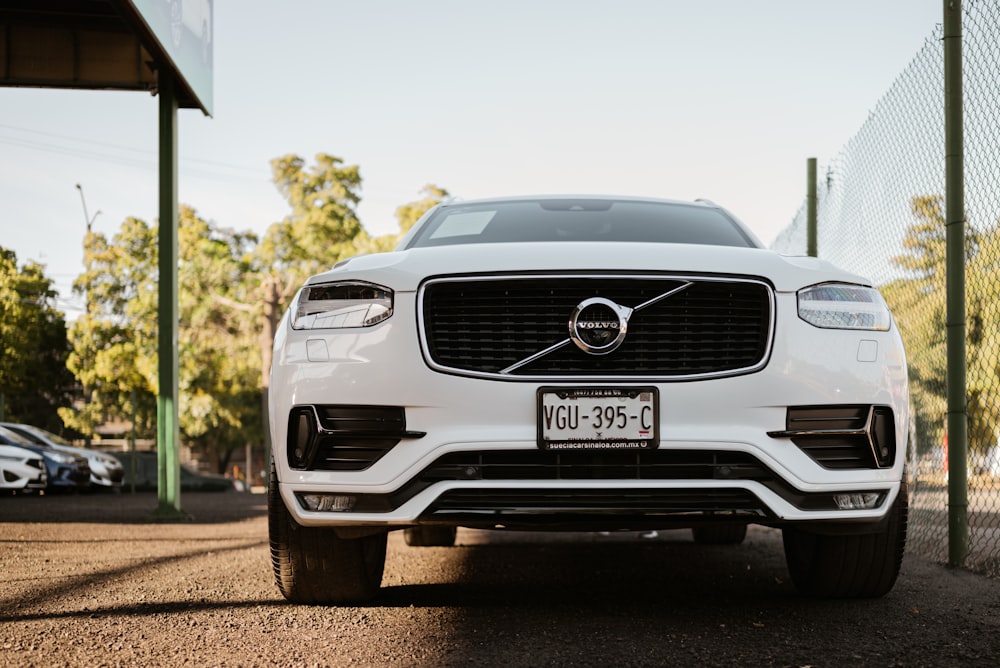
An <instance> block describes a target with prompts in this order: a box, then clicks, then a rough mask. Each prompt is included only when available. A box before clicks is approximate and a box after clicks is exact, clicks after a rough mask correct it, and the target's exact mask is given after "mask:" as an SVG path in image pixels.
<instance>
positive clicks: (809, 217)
mask: <svg viewBox="0 0 1000 668" xmlns="http://www.w3.org/2000/svg"><path fill="white" fill-rule="evenodd" d="M806 173H807V176H806V255H808V256H809V257H817V248H816V231H817V228H818V224H817V212H816V158H809V159H808V160H807V161H806Z"/></svg>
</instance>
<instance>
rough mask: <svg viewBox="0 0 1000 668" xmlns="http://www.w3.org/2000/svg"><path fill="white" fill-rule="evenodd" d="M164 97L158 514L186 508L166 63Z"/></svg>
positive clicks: (171, 107) (171, 106) (173, 152)
mask: <svg viewBox="0 0 1000 668" xmlns="http://www.w3.org/2000/svg"><path fill="white" fill-rule="evenodd" d="M157 86H158V94H159V96H160V112H159V121H160V139H159V149H160V229H159V271H160V276H159V281H158V296H159V304H158V306H157V322H158V328H159V334H158V337H159V341H158V343H157V351H158V354H159V366H158V371H159V390H158V396H157V399H156V436H157V448H156V452H157V458H156V459H157V474H158V479H157V486H156V489H157V496H158V505H157V508H156V511H155V515H156V516H157V517H159V518H161V519H176V518H181V517H184V516H185V514H184V512H183V511H182V510H181V487H180V479H181V470H180V451H179V449H180V430H179V427H178V422H177V407H178V401H177V397H178V382H177V375H178V353H177V343H178V335H177V320H178V306H177V245H178V241H177V106H178V105H177V94H176V90H175V82H174V80H173V77H172V76H171V74H170V73H169V71H168V70H167V68H160V70H159V72H158V74H157Z"/></svg>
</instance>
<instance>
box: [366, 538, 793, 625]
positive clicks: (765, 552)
mask: <svg viewBox="0 0 1000 668" xmlns="http://www.w3.org/2000/svg"><path fill="white" fill-rule="evenodd" d="M777 547H778V549H777V550H774V549H773V546H768V547H767V549H762V548H761V547H760V546H758V545H753V544H751V545H743V546H735V547H717V546H704V545H696V544H694V543H684V542H642V543H626V542H616V543H610V544H595V543H582V544H580V543H576V544H574V543H557V544H524V545H504V544H497V545H474V546H468V547H460V548H451V549H453V550H458V551H461V558H460V561H458V567H459V570H458V573H456V577H455V578H454V579H453V580H451V581H450V582H447V583H441V584H403V585H390V586H386V587H384V588H383V591H382V594H381V596H380V597H379V599H378V600H377V601H376V603H375V604H376V605H379V606H395V607H403V606H415V607H462V608H493V607H496V608H515V609H516V608H520V607H532V606H537V605H538V603H539V601H545V602H546V604H556V605H566V606H573V607H580V608H583V609H595V610H600V609H606V608H608V607H609V606H617V605H620V604H621V603H622V601H623V600H627V601H628V605H629V606H631V607H635V606H640V607H641V606H647V605H648V606H655V607H661V606H662V605H663V603H664V600H665V598H666V599H669V600H672V601H674V602H680V601H683V602H684V606H685V607H698V606H701V605H709V606H715V605H718V604H720V603H723V602H725V603H726V604H736V603H741V602H743V603H745V602H750V601H752V602H754V603H760V602H762V601H766V600H771V601H774V600H781V601H787V600H788V599H789V598H793V599H798V598H799V597H798V594H797V593H796V592H795V590H794V588H793V587H792V585H791V582H790V580H789V577H788V572H787V569H786V567H785V564H784V559H783V555H782V553H781V550H780V545H778V546H777ZM456 556H457V555H456Z"/></svg>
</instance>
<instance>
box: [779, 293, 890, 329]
mask: <svg viewBox="0 0 1000 668" xmlns="http://www.w3.org/2000/svg"><path fill="white" fill-rule="evenodd" d="M798 298H799V317H800V318H802V319H803V320H805V321H806V322H808V323H809V324H810V325H814V326H816V327H822V328H824V329H865V330H871V331H878V332H885V331H888V329H889V323H890V322H891V321H892V318H891V317H890V315H889V307H888V306H886V305H885V301H884V300H883V299H882V295H880V294H879V292H878V290H876V289H874V288H866V287H863V286H860V285H848V284H846V283H824V284H823V285H814V286H812V287H809V288H804V289H802V290H799V292H798Z"/></svg>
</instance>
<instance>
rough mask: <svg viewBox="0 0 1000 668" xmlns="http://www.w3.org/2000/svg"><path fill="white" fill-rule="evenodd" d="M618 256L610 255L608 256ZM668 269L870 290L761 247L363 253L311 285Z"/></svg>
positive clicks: (409, 284) (402, 284) (404, 287)
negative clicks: (836, 283)
mask: <svg viewBox="0 0 1000 668" xmlns="http://www.w3.org/2000/svg"><path fill="white" fill-rule="evenodd" d="M612 250H613V251H614V252H611V251H612ZM623 269H625V270H628V271H629V272H630V273H634V272H644V271H648V272H669V273H681V274H687V273H693V274H706V273H708V274H718V275H727V276H733V275H739V276H753V277H757V278H762V279H764V280H767V281H769V282H770V283H771V284H772V285H773V286H774V288H775V290H777V291H778V292H794V291H795V290H798V289H800V288H803V287H805V286H808V285H815V284H817V283H826V282H830V281H844V282H848V283H857V284H860V285H871V281H869V280H868V279H866V278H863V277H861V276H857V275H855V274H852V273H849V272H845V271H842V270H840V269H837V268H836V267H834V266H833V265H831V264H830V263H829V262H825V261H823V260H818V259H816V258H810V257H786V256H782V255H779V254H777V253H775V252H774V251H770V250H765V249H760V248H733V247H727V246H700V245H695V244H649V243H622V242H616V243H614V244H613V245H612V244H611V243H608V244H595V243H573V242H569V243H564V244H553V243H508V244H470V245H455V246H439V247H433V248H414V249H410V250H405V251H397V252H391V253H377V254H374V255H362V256H358V257H353V258H349V259H347V260H343V261H341V262H338V263H337V264H336V265H335V266H334V268H333V269H332V270H330V271H327V272H324V273H322V274H317V275H316V276H313V277H312V278H310V279H309V281H308V284H314V283H324V282H329V281H337V280H349V279H357V280H362V279H363V280H366V281H371V282H374V283H379V284H383V285H385V286H387V287H391V288H392V289H394V290H396V291H399V292H406V291H414V290H416V289H417V288H418V287H419V285H420V283H421V281H423V280H424V279H425V278H428V277H430V276H444V275H454V274H480V273H495V272H522V271H538V270H545V271H621V270H623Z"/></svg>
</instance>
